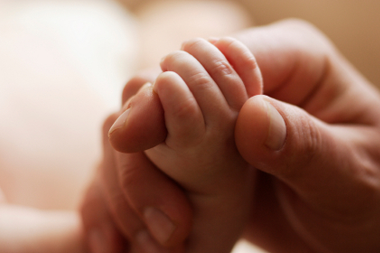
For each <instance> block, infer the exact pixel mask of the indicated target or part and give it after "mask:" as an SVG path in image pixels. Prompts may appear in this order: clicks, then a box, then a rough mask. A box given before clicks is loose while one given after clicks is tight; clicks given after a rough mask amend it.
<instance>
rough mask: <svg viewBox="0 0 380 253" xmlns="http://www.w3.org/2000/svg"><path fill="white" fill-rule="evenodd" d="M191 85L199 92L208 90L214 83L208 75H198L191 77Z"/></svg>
mask: <svg viewBox="0 0 380 253" xmlns="http://www.w3.org/2000/svg"><path fill="white" fill-rule="evenodd" d="M189 85H191V86H195V87H196V89H199V90H208V89H210V88H211V87H212V86H213V82H212V80H211V78H210V76H209V75H208V74H207V73H196V74H194V75H192V76H191V78H190V82H189Z"/></svg>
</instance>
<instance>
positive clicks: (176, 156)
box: [110, 38, 262, 253]
mask: <svg viewBox="0 0 380 253" xmlns="http://www.w3.org/2000/svg"><path fill="white" fill-rule="evenodd" d="M161 68H162V70H163V71H164V72H163V73H162V74H160V75H159V76H158V78H157V79H156V81H155V83H154V85H153V90H154V92H155V93H156V95H155V93H154V92H153V93H152V96H148V97H147V96H146V94H147V92H148V93H149V89H151V88H150V87H149V86H145V88H143V89H142V90H141V91H140V93H138V94H137V95H136V96H135V97H134V98H133V99H132V100H130V102H129V103H128V104H127V105H126V109H127V110H128V116H127V117H122V118H121V119H119V120H117V121H116V123H115V125H114V126H113V128H111V131H110V139H111V142H112V144H113V145H114V146H115V147H116V148H117V149H119V150H120V149H121V150H122V151H131V150H133V149H134V148H133V147H131V146H129V143H135V142H136V136H142V137H141V138H140V140H139V143H140V144H139V145H140V146H144V140H145V143H151V142H152V141H151V140H158V139H160V138H162V137H164V138H163V139H164V142H162V143H160V144H159V145H157V146H155V147H154V148H152V149H149V150H147V151H146V155H147V156H148V157H149V159H150V160H151V161H152V162H153V163H154V164H155V165H156V166H157V167H158V168H159V169H160V170H161V171H162V172H164V173H165V174H166V175H168V176H169V177H170V178H172V179H173V180H174V181H176V182H177V183H179V184H180V185H181V186H182V187H183V188H184V189H185V190H186V192H187V194H188V197H189V199H190V202H191V204H192V206H193V211H194V219H193V227H192V230H191V233H190V236H189V238H188V241H187V245H186V247H187V248H186V252H197V253H200V252H218V253H222V252H230V250H231V248H232V247H233V245H234V243H235V242H236V240H237V239H238V238H239V236H240V234H241V232H242V229H243V227H244V223H245V222H246V221H247V215H248V213H249V210H250V199H251V197H252V194H253V190H252V188H253V183H252V181H253V180H254V178H255V176H254V174H255V171H254V170H253V169H252V168H250V167H249V166H248V164H247V163H246V162H245V161H244V160H243V159H242V157H241V156H240V154H239V152H238V151H237V149H236V146H235V141H234V127H235V123H236V119H237V116H238V113H239V111H240V109H241V107H242V106H243V104H244V103H245V101H246V100H247V99H248V98H249V97H250V96H253V95H257V94H261V90H262V78H261V74H260V71H259V69H258V67H257V64H256V61H255V58H254V57H253V55H252V54H251V53H250V51H249V50H248V49H247V48H246V47H245V46H243V44H241V43H239V42H238V41H236V40H234V39H231V38H224V39H220V40H214V41H212V43H210V42H208V41H206V40H203V39H195V40H191V41H188V42H185V43H184V44H183V47H182V51H177V52H174V53H172V54H170V55H168V56H166V57H165V58H164V59H163V60H162V62H161ZM142 97H145V98H147V99H144V100H142ZM149 101H151V102H149ZM159 104H161V105H162V109H163V110H162V111H161V107H160V106H159ZM160 112H162V113H163V115H161V117H162V120H160V119H159V117H158V116H157V115H159V114H160ZM147 115H151V116H152V117H150V116H147ZM163 122H164V123H165V125H164V126H163V125H162V123H163ZM137 125H138V126H139V127H138V128H137V127H136V126H137ZM165 128H166V130H167V135H166V133H165V131H162V129H165ZM136 129H137V131H135V132H132V130H136ZM139 129H140V130H139ZM141 129H144V131H141ZM149 129H150V130H149ZM157 133H158V134H157ZM149 135H150V137H149ZM165 135H166V136H165ZM129 137H130V138H134V139H133V142H129V140H130V139H128V138H129ZM158 137H159V138H158ZM120 144H122V145H120ZM133 151H138V150H133ZM130 195H134V193H132V192H131V193H130ZM131 198H133V197H131ZM150 229H151V228H150ZM153 230H155V229H151V232H152V234H153V236H155V231H153ZM170 236H171V235H170V234H167V235H165V236H163V234H162V233H161V234H160V235H159V236H155V239H156V240H157V241H159V242H160V243H161V244H163V245H165V242H166V241H168V240H169V237H170Z"/></svg>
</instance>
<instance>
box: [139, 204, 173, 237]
mask: <svg viewBox="0 0 380 253" xmlns="http://www.w3.org/2000/svg"><path fill="white" fill-rule="evenodd" d="M144 218H145V222H146V224H147V226H148V228H149V231H150V233H151V234H152V235H153V237H154V238H155V239H156V240H157V241H158V242H160V243H161V244H164V243H166V242H167V241H168V240H169V239H170V237H171V236H172V234H173V232H174V230H175V229H176V226H175V225H174V223H173V222H172V221H171V219H170V218H169V217H168V216H167V215H166V214H164V213H163V212H162V211H160V210H159V209H157V208H154V207H149V208H147V209H145V211H144Z"/></svg>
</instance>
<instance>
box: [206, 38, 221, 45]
mask: <svg viewBox="0 0 380 253" xmlns="http://www.w3.org/2000/svg"><path fill="white" fill-rule="evenodd" d="M207 40H208V41H209V42H210V43H211V44H215V43H216V42H218V41H219V40H220V39H219V38H217V37H210V38H208V39H207Z"/></svg>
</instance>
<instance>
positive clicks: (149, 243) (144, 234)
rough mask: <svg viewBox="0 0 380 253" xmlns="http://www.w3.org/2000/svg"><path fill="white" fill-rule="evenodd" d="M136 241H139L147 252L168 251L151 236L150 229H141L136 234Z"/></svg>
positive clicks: (139, 244)
mask: <svg viewBox="0 0 380 253" xmlns="http://www.w3.org/2000/svg"><path fill="white" fill-rule="evenodd" d="M136 241H137V243H138V246H139V247H140V248H141V249H142V250H143V251H144V252H145V253H163V252H167V250H164V249H162V247H160V246H159V245H157V243H156V242H155V241H154V239H153V238H152V237H151V236H150V234H149V232H148V231H145V230H144V231H140V232H139V233H138V234H137V235H136Z"/></svg>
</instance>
